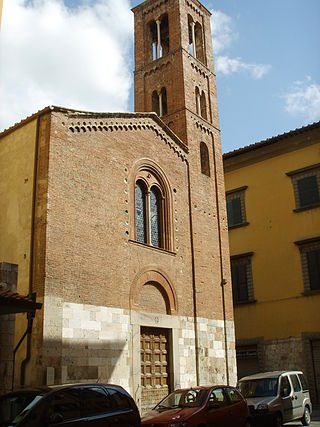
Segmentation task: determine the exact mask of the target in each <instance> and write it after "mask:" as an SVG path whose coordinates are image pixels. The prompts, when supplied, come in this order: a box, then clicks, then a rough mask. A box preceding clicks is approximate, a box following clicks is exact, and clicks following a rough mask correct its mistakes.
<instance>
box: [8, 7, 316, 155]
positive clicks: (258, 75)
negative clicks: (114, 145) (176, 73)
mask: <svg viewBox="0 0 320 427" xmlns="http://www.w3.org/2000/svg"><path fill="white" fill-rule="evenodd" d="M139 3H140V1H136V0H131V1H130V0H64V1H63V0H36V1H35V0H33V1H31V0H28V1H26V0H4V9H3V16H2V28H1V33H0V96H1V100H2V101H1V103H0V130H2V129H4V128H7V127H9V126H11V125H12V124H14V123H15V122H17V121H19V120H21V119H23V118H25V117H27V116H28V115H30V114H32V113H34V112H35V111H37V110H39V109H42V108H43V107H45V106H47V105H51V104H53V105H61V106H65V107H70V108H76V109H83V110H89V111H132V110H133V17H132V13H131V12H130V8H131V7H133V6H135V5H137V4H139ZM203 4H204V5H205V6H206V7H207V8H208V9H209V10H211V11H212V12H213V21H212V24H213V32H212V37H213V43H214V57H215V71H216V75H217V87H218V102H219V112H220V125H221V131H222V148H223V151H224V152H227V151H230V150H233V149H236V148H239V147H242V146H245V145H248V144H251V143H254V142H257V141H260V140H263V139H266V138H270V137H272V136H275V135H277V134H280V133H283V132H286V131H289V130H292V129H295V128H298V127H301V126H304V125H306V124H308V123H312V122H313V121H318V120H320V49H319V41H320V40H319V39H320V37H319V32H320V30H319V24H318V22H319V18H320V1H319V0H268V1H262V0H241V1H239V0H214V1H213V0H204V1H203Z"/></svg>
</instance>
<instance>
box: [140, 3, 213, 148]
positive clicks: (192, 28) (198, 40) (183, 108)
mask: <svg viewBox="0 0 320 427" xmlns="http://www.w3.org/2000/svg"><path fill="white" fill-rule="evenodd" d="M133 11H134V13H135V111H137V112H138V111H140V112H141V111H145V112H148V111H154V112H156V113H158V115H159V116H160V117H161V118H162V120H163V121H164V122H165V123H166V124H167V125H168V126H169V127H170V128H171V129H172V130H173V131H174V132H175V133H176V134H177V135H178V136H179V137H180V139H181V140H182V141H183V142H184V143H185V144H187V145H190V138H192V129H191V128H190V129H188V122H189V121H190V120H191V121H193V122H194V121H195V120H199V121H200V122H201V123H203V124H204V125H206V126H213V127H214V128H215V129H217V130H219V118H218V107H217V97H216V82H215V74H214V68H213V54H212V39H211V29H210V16H211V14H210V12H209V11H208V10H207V9H206V8H205V7H204V6H203V5H202V4H201V3H200V2H198V1H197V0H175V1H173V0H167V1H154V0H149V1H146V2H144V3H142V4H141V5H140V6H137V7H136V8H134V9H133ZM190 132H191V134H190Z"/></svg>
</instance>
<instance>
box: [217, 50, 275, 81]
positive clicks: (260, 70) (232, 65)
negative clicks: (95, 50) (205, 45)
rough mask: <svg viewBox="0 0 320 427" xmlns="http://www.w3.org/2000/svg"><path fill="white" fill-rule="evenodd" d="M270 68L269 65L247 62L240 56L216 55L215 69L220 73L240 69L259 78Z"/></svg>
mask: <svg viewBox="0 0 320 427" xmlns="http://www.w3.org/2000/svg"><path fill="white" fill-rule="evenodd" d="M269 70H270V65H266V64H248V63H247V62H243V61H242V60H241V58H229V57H228V56H219V55H218V56H217V57H216V71H217V72H219V73H221V74H225V75H228V74H232V73H237V72H240V71H246V72H249V73H250V74H251V76H252V77H253V78H254V79H261V77H263V76H264V75H265V74H267V72H268V71H269Z"/></svg>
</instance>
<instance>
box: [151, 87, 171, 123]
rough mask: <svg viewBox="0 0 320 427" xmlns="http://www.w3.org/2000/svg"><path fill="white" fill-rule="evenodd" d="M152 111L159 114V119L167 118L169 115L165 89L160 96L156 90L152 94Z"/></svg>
mask: <svg viewBox="0 0 320 427" xmlns="http://www.w3.org/2000/svg"><path fill="white" fill-rule="evenodd" d="M152 111H154V112H155V113H157V114H158V116H159V117H162V116H165V115H166V114H167V113H168V109H167V91H166V88H165V87H163V88H162V89H161V91H160V93H159V94H158V92H157V91H156V90H155V91H153V92H152Z"/></svg>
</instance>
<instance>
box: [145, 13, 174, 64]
mask: <svg viewBox="0 0 320 427" xmlns="http://www.w3.org/2000/svg"><path fill="white" fill-rule="evenodd" d="M149 38H150V46H151V55H150V56H151V59H152V60H153V61H155V60H156V59H159V58H162V57H163V56H164V55H166V54H167V53H169V21H168V15H167V14H165V15H163V16H162V17H161V18H159V19H157V20H156V21H151V22H150V23H149Z"/></svg>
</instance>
